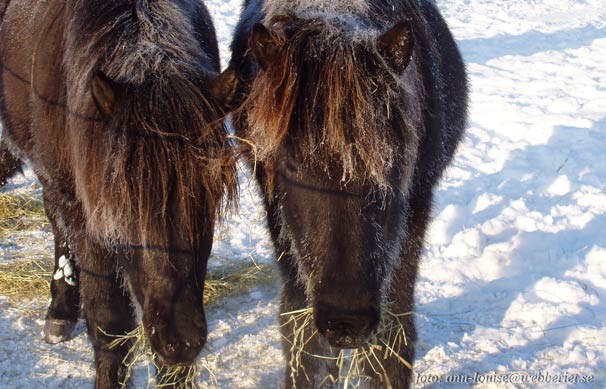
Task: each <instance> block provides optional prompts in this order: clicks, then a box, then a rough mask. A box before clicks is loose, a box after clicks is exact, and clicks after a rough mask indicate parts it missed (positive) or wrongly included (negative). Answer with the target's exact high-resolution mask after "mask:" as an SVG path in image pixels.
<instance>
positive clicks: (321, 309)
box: [314, 304, 381, 349]
mask: <svg viewBox="0 0 606 389" xmlns="http://www.w3.org/2000/svg"><path fill="white" fill-rule="evenodd" d="M380 315H381V314H380V309H379V307H378V306H374V305H371V306H368V307H365V308H358V309H345V308H340V307H337V306H334V305H327V304H317V305H316V306H315V308H314V319H315V323H316V328H317V329H318V331H319V332H320V334H322V336H324V338H325V339H326V340H327V341H328V343H329V344H330V345H331V346H332V347H335V348H338V349H356V348H359V347H361V346H363V345H364V344H365V343H366V340H367V339H368V338H369V336H370V335H371V334H372V333H373V331H374V330H375V329H376V328H377V326H378V324H379V321H380Z"/></svg>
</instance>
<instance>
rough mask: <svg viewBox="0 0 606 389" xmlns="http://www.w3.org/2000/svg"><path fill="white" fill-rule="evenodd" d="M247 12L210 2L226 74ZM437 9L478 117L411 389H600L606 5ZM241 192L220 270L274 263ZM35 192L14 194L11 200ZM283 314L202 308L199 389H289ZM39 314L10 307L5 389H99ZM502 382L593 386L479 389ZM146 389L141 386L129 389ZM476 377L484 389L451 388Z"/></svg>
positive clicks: (605, 354)
mask: <svg viewBox="0 0 606 389" xmlns="http://www.w3.org/2000/svg"><path fill="white" fill-rule="evenodd" d="M240 3H241V0H209V1H207V4H208V5H209V8H210V9H211V10H212V12H213V14H214V16H215V22H216V25H217V31H218V35H219V41H220V44H221V54H222V56H223V63H224V64H225V63H226V62H227V60H228V59H229V48H228V45H229V42H230V39H231V33H232V30H233V27H234V26H235V23H236V22H237V17H238V13H239V9H240V8H239V7H240ZM438 4H439V7H440V8H441V9H442V11H443V12H444V14H445V16H446V17H447V19H448V22H449V23H450V26H451V28H452V30H453V33H454V35H455V36H456V38H457V39H458V41H459V44H460V47H461V49H462V51H463V54H464V56H465V59H466V61H467V63H468V70H469V75H470V79H471V83H472V104H471V119H470V122H469V130H468V133H467V137H466V139H465V142H464V144H463V145H462V146H461V148H460V150H459V153H458V156H457V158H456V160H455V161H454V163H453V165H452V167H451V168H450V169H449V170H448V173H447V175H446V177H445V179H444V180H443V183H442V185H441V186H440V188H439V190H438V193H437V200H436V206H435V221H434V222H433V225H432V227H431V233H430V239H429V242H428V246H427V249H426V252H425V255H424V260H423V263H422V267H421V274H420V278H419V283H418V287H417V294H416V299H417V323H418V327H419V342H418V352H417V359H416V361H415V369H416V379H417V381H418V383H417V387H419V388H421V387H448V388H451V387H452V388H458V387H472V386H474V385H475V386H476V387H479V388H510V387H511V388H513V387H528V388H532V387H537V386H538V387H544V388H564V387H579V388H585V387H587V388H605V387H606V154H605V152H604V150H605V149H606V55H605V53H606V4H605V3H604V0H576V1H572V0H542V1H538V0H482V1H469V0H438ZM241 181H242V188H243V190H242V200H241V212H240V215H238V216H234V217H233V218H232V219H230V220H227V221H226V224H225V226H224V227H223V228H221V229H220V230H219V231H218V233H217V238H218V241H217V242H216V243H215V248H214V254H215V255H216V256H217V257H220V258H228V259H229V260H232V261H252V260H255V261H257V262H264V263H269V262H272V261H273V260H274V258H273V256H272V253H271V249H270V245H269V241H268V239H267V234H266V231H265V230H264V227H263V212H262V208H261V207H260V202H259V200H258V199H257V198H256V197H255V195H254V193H255V188H254V186H249V184H248V183H249V179H248V177H246V175H245V173H243V176H242V178H241ZM33 185H35V184H34V183H33V178H32V177H31V176H28V177H25V178H23V177H21V178H17V179H16V180H15V182H13V184H12V186H11V187H9V189H10V190H35V189H32V186H33ZM251 185H252V184H251ZM28 236H29V238H28V239H29V240H28V239H25V241H26V242H25V243H24V242H23V239H17V240H15V239H16V238H15V239H12V240H10V241H8V242H0V261H9V260H13V257H15V256H16V254H15V253H17V252H18V253H20V254H19V256H23V254H24V253H25V254H26V255H27V252H28V250H32V252H36V251H39V250H40V249H46V250H48V249H50V247H51V246H50V242H48V240H49V238H50V236H49V234H48V233H45V232H43V231H39V232H36V233H33V234H30V235H28ZM32 255H33V254H32ZM211 266H218V265H216V264H215V265H213V264H211ZM1 293H2V291H0V295H1ZM276 296H277V287H267V286H266V287H259V288H257V289H255V290H254V291H253V292H251V293H250V294H246V295H243V296H237V297H234V298H227V299H224V300H222V301H220V302H219V303H217V304H215V305H213V306H211V307H209V310H208V319H209V327H210V337H209V345H208V348H207V350H206V351H205V353H204V357H203V359H202V361H201V363H200V365H201V366H207V367H209V368H210V370H211V371H212V372H213V376H212V377H211V375H209V374H208V373H207V372H204V371H203V372H202V374H201V376H200V383H201V384H202V385H203V386H207V387H212V386H217V387H220V388H275V387H279V382H280V379H281V375H282V363H283V362H282V356H281V350H280V343H279V342H280V335H279V333H278V329H277V324H276V322H277V320H276V312H277V304H276ZM44 304H45V302H43V301H33V302H27V303H25V302H24V306H23V307H21V308H15V307H12V306H11V305H10V304H9V303H8V300H7V299H5V298H2V297H0V307H1V310H0V387H1V388H13V387H20V388H31V387H42V386H45V387H48V388H51V387H53V388H54V387H61V388H80V387H90V386H91V385H92V382H93V374H94V370H93V368H92V351H91V347H90V346H89V343H88V340H87V339H86V336H85V333H84V332H83V327H82V326H80V328H79V331H80V332H79V335H78V336H77V337H76V338H75V339H73V340H72V341H70V342H68V343H65V344H61V345H55V346H50V345H47V344H45V343H44V342H43V341H42V338H41V336H40V331H41V328H42V326H43V314H44ZM24 309H27V310H24ZM202 370H204V369H202ZM505 373H520V374H521V375H522V376H523V375H530V376H532V375H535V374H539V373H541V374H543V377H545V376H546V375H547V374H549V375H550V377H551V378H552V379H553V377H554V376H558V375H559V376H563V377H564V378H565V379H569V380H572V379H574V378H569V377H575V376H574V375H575V374H578V376H577V377H576V378H577V379H578V380H580V379H588V378H589V377H588V376H592V380H591V382H589V383H587V382H585V383H577V384H576V385H575V384H573V383H570V382H569V383H556V384H554V383H549V384H546V383H543V384H536V383H518V384H515V385H514V384H499V385H496V384H487V383H478V382H479V381H482V380H483V379H484V380H489V379H490V377H491V375H494V374H505ZM146 374H147V370H146V368H145V367H144V366H141V367H140V368H139V369H138V370H137V372H136V380H135V386H136V387H141V386H145V385H146V383H147V376H146ZM466 376H470V377H472V378H474V379H475V380H476V381H470V382H469V383H467V384H447V383H445V381H447V380H452V379H456V378H459V379H460V378H461V377H466ZM453 377H454V378H453ZM513 377H518V379H519V377H520V375H518V376H513ZM560 378H561V377H560ZM514 379H515V378H514ZM543 379H544V378H543ZM437 380H441V381H442V383H437V384H436V383H435V382H436V381H437ZM428 382H434V383H428ZM473 382H476V383H475V384H474V383H473Z"/></svg>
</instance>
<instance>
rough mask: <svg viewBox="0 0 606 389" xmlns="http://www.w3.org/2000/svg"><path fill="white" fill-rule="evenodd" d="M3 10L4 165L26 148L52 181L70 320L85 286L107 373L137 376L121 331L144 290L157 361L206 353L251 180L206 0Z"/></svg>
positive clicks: (122, 0) (16, 4) (7, 6)
mask: <svg viewBox="0 0 606 389" xmlns="http://www.w3.org/2000/svg"><path fill="white" fill-rule="evenodd" d="M0 15H1V23H2V24H1V26H0V64H1V77H0V97H1V99H0V114H1V117H2V123H3V134H2V135H3V139H2V150H3V151H2V153H3V154H4V157H6V158H3V163H2V166H0V167H1V171H0V173H2V174H3V175H4V176H8V175H9V174H11V173H13V172H14V170H15V169H16V166H17V165H18V164H19V160H21V161H24V162H26V163H28V164H29V166H31V168H32V169H33V170H34V172H35V173H36V175H37V176H38V178H39V180H40V182H41V183H42V186H43V195H44V203H45V207H46V212H47V215H48V217H49V219H50V220H51V224H52V225H53V231H54V232H55V236H56V246H57V250H56V251H57V252H56V260H57V265H56V270H57V272H56V274H55V275H56V278H57V280H55V281H57V282H58V284H57V283H54V284H53V285H60V286H66V285H69V286H72V284H75V282H76V278H75V277H74V275H75V274H77V272H78V271H79V277H80V279H79V282H80V289H79V292H80V296H78V289H76V288H73V287H72V289H71V290H69V289H68V292H66V291H65V290H63V291H61V290H56V289H53V303H55V300H56V299H59V300H61V299H63V300H62V301H63V302H64V303H65V304H64V306H63V309H64V312H63V313H62V314H63V315H64V316H66V317H65V318H63V320H65V321H66V322H70V320H71V321H72V322H73V320H75V318H76V317H77V312H78V306H79V303H78V298H79V297H80V298H81V303H82V307H83V310H84V315H85V318H86V322H87V326H88V333H89V337H90V339H91V342H92V344H93V347H94V351H95V364H96V370H97V377H96V386H97V387H104V388H109V387H116V386H117V385H118V383H119V381H121V380H122V379H123V377H124V367H125V366H124V364H123V362H124V357H125V355H126V353H127V351H128V348H129V346H130V345H129V344H128V343H125V344H121V345H120V346H119V347H116V348H111V347H110V343H111V342H112V340H114V339H115V338H113V337H112V335H124V334H126V333H128V332H129V331H131V330H133V329H134V327H135V326H136V325H137V323H136V321H135V317H134V312H133V304H132V302H133V301H134V302H136V303H137V305H138V306H139V307H141V314H142V322H143V327H144V330H145V334H146V336H147V338H148V339H149V341H150V343H151V346H152V348H153V350H154V352H155V353H156V355H157V358H158V362H159V363H160V364H161V365H183V364H190V363H192V361H193V360H194V358H195V357H196V356H197V355H198V354H199V352H200V350H201V349H202V347H203V345H204V343H205V342H206V335H207V327H206V319H205V315H204V309H203V306H202V294H203V288H204V278H205V275H206V264H207V260H208V256H209V254H210V250H211V246H212V237H213V230H214V224H215V220H216V217H217V215H218V213H219V212H220V210H221V209H222V203H223V198H224V195H227V197H228V198H229V199H232V198H233V196H234V194H235V186H236V174H235V158H234V153H233V150H232V148H231V147H230V143H229V141H228V139H227V134H226V132H225V131H224V128H223V126H222V118H223V110H222V107H221V104H220V101H221V99H222V97H221V95H220V94H219V91H220V90H221V88H219V87H218V85H222V82H221V80H220V78H218V77H217V76H218V73H219V53H218V47H217V42H216V37H215V30H214V28H213V24H212V21H211V18H210V15H209V13H208V11H207V9H206V7H205V6H204V4H203V3H202V2H201V1H199V0H155V1H149V0H114V1H106V0H49V1H36V0H10V1H8V0H3V1H0ZM5 147H8V150H10V152H11V154H12V155H14V157H7V155H6V151H5ZM71 255H73V256H74V257H75V261H76V263H77V269H73V268H72V267H73V266H72V265H73V264H72V263H71V262H70V259H71V258H70V257H71ZM59 270H60V272H59ZM70 270H71V271H70ZM129 292H130V293H129ZM66 293H71V296H67V298H68V299H71V300H69V301H66ZM131 298H132V300H131ZM56 305H61V304H56ZM55 308H56V307H55ZM55 308H54V306H53V304H51V309H50V310H49V318H50V319H54V317H53V315H58V314H59V312H58V311H57V310H56V309H55ZM55 318H56V317H55ZM63 330H65V327H64V328H63ZM65 332H66V331H63V332H59V335H61V336H62V335H65Z"/></svg>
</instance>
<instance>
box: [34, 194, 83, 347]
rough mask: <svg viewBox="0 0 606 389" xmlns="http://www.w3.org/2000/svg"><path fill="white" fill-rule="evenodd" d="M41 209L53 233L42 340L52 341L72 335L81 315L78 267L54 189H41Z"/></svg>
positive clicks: (64, 339) (63, 339)
mask: <svg viewBox="0 0 606 389" xmlns="http://www.w3.org/2000/svg"><path fill="white" fill-rule="evenodd" d="M43 193H44V209H45V211H46V215H47V216H48V218H49V220H50V222H51V225H52V228H53V235H54V236H55V267H54V270H53V277H52V279H51V302H50V305H49V307H48V310H47V313H46V322H45V325H44V340H46V341H47V342H48V343H51V344H55V343H59V342H63V341H66V340H68V339H69V338H71V336H72V333H73V331H74V327H75V326H76V323H77V322H78V317H79V316H80V290H79V287H78V278H79V274H78V273H79V271H78V267H77V266H76V262H75V260H74V256H73V253H72V252H71V250H70V249H69V245H68V243H67V239H66V238H65V235H64V234H63V231H62V230H61V229H60V228H59V226H58V224H59V223H58V219H59V218H60V217H61V216H60V215H61V212H60V211H59V210H58V209H57V204H61V203H60V200H61V198H60V197H59V196H57V195H56V193H57V192H56V191H53V190H51V189H46V188H45V189H44V192H43Z"/></svg>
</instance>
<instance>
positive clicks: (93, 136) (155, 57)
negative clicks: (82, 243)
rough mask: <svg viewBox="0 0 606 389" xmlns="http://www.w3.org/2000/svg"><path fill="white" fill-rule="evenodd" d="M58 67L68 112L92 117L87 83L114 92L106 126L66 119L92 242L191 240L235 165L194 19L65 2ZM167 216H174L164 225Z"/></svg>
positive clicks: (230, 182)
mask: <svg viewBox="0 0 606 389" xmlns="http://www.w3.org/2000/svg"><path fill="white" fill-rule="evenodd" d="M69 4H70V5H68V10H67V13H68V18H67V20H68V21H69V22H68V24H67V26H66V37H68V38H67V40H66V54H65V57H64V63H63V66H64V67H65V69H66V72H67V74H68V78H69V80H70V82H69V83H68V85H69V89H68V91H67V99H68V106H70V107H73V108H72V109H75V111H76V112H78V113H80V114H82V115H86V116H91V117H95V116H96V115H97V109H96V107H95V104H94V101H93V99H92V98H91V80H92V79H93V78H94V77H95V75H96V74H98V72H102V73H103V74H105V75H107V77H108V78H110V79H111V80H113V82H114V83H115V84H116V85H117V86H118V88H119V91H120V92H119V94H118V96H117V100H116V106H115V110H114V112H113V114H112V117H111V118H109V119H106V120H99V121H87V122H84V123H83V121H82V120H81V118H80V117H74V116H70V117H68V119H67V130H68V133H69V136H70V137H71V138H72V139H73V142H72V144H71V145H70V147H71V150H68V151H67V152H68V153H69V152H71V155H72V158H74V159H79V161H77V162H78V163H74V166H75V173H74V174H75V184H76V192H77V194H78V197H79V199H80V200H81V201H82V203H83V206H84V210H85V212H86V220H87V223H88V227H89V230H90V231H91V232H92V233H94V234H96V235H97V236H98V238H101V239H105V240H110V241H119V242H123V243H130V244H145V243H146V242H148V241H149V237H150V236H155V237H158V236H166V231H167V227H168V225H169V223H173V224H176V223H178V224H179V225H181V226H183V228H184V231H186V233H187V236H188V237H189V240H190V241H194V240H195V239H196V236H197V235H198V234H197V232H198V231H196V228H198V227H197V226H196V225H197V224H199V223H196V220H199V219H200V217H201V216H204V215H200V214H199V213H200V212H199V211H196V210H199V209H205V210H206V212H207V213H208V214H213V215H214V213H216V212H219V210H220V209H221V201H222V197H223V194H224V193H227V195H228V196H227V197H228V199H233V198H234V194H235V185H236V181H235V175H236V173H235V162H234V160H233V157H232V153H231V150H230V146H229V143H228V141H227V140H226V136H225V132H224V129H223V127H222V125H221V124H217V119H218V118H219V117H220V112H219V111H220V110H219V109H218V107H217V106H216V104H215V103H214V102H212V101H210V100H209V99H208V98H207V96H208V89H207V87H206V85H205V83H204V81H205V79H208V78H210V77H213V76H215V75H216V70H214V69H213V67H215V68H217V69H218V64H214V63H213V62H212V61H211V60H209V57H208V56H207V54H206V53H205V52H204V51H203V49H202V48H201V46H200V43H199V42H198V40H197V36H196V33H195V31H194V27H193V22H192V20H191V16H190V15H188V14H186V13H185V12H184V11H183V10H181V9H180V8H178V7H177V6H176V5H175V4H172V3H171V2H170V1H163V0H157V1H147V0H136V1H133V0H115V1H100V2H91V1H82V0H74V1H70V2H69ZM169 207H179V209H181V210H182V212H181V214H180V215H177V216H173V219H175V218H176V219H178V220H168V219H167V217H166V215H167V214H168V212H167V210H168V208H169Z"/></svg>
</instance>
